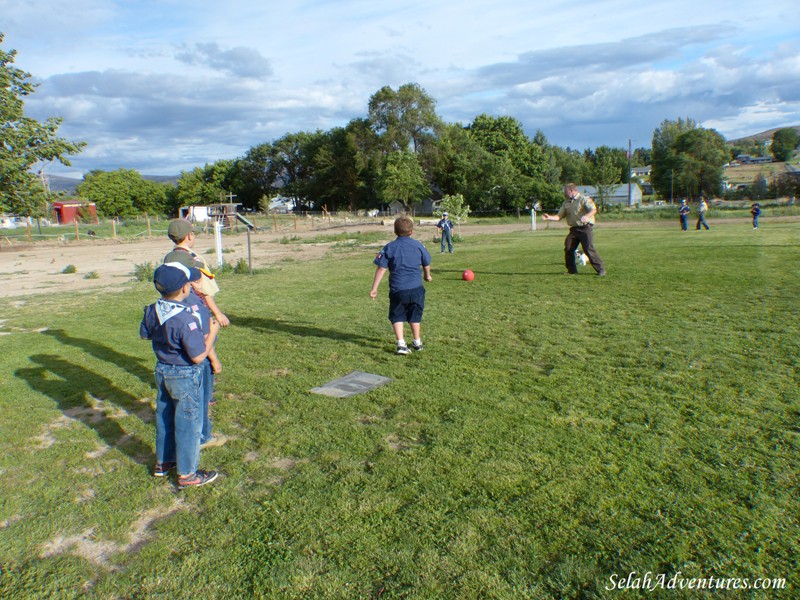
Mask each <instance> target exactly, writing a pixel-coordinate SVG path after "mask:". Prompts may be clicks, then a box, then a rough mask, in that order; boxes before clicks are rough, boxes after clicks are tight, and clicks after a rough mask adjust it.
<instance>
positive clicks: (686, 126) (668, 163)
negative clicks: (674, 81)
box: [650, 118, 697, 198]
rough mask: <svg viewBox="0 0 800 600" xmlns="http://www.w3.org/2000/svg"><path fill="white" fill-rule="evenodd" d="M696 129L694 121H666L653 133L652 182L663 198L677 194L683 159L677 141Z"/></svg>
mask: <svg viewBox="0 0 800 600" xmlns="http://www.w3.org/2000/svg"><path fill="white" fill-rule="evenodd" d="M695 128H697V124H696V123H695V122H694V121H693V120H692V119H688V118H687V119H685V120H684V119H680V118H678V120H677V121H670V120H669V119H665V120H664V121H662V122H661V126H660V127H659V128H658V129H656V130H655V131H654V132H653V154H652V156H651V159H652V165H651V166H652V170H651V171H650V182H651V183H652V184H653V189H655V191H656V192H657V193H658V194H659V195H660V196H661V197H662V198H672V195H673V193H677V188H676V187H675V177H676V175H677V174H678V173H679V170H680V166H681V159H680V156H679V155H678V152H677V150H676V148H675V141H676V140H677V138H678V136H680V135H681V134H682V133H684V132H686V131H690V130H692V129H695Z"/></svg>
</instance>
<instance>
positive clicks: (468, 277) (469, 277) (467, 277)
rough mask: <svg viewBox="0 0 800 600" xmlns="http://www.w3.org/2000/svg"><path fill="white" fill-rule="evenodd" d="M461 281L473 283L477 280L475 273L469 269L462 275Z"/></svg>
mask: <svg viewBox="0 0 800 600" xmlns="http://www.w3.org/2000/svg"><path fill="white" fill-rule="evenodd" d="M461 279H463V280H464V281H472V280H473V279H475V273H473V272H472V271H470V270H469V269H467V270H466V271H464V272H463V273H462V274H461Z"/></svg>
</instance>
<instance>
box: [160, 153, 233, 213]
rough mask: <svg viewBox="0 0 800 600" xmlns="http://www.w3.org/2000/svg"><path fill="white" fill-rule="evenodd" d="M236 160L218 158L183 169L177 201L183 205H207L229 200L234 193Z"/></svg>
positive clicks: (178, 186) (179, 205)
mask: <svg viewBox="0 0 800 600" xmlns="http://www.w3.org/2000/svg"><path fill="white" fill-rule="evenodd" d="M234 166H235V162H234V161H232V160H218V161H217V162H215V163H213V164H206V165H205V166H204V167H203V168H200V167H197V168H195V169H193V170H191V171H183V172H182V173H181V176H180V178H179V179H178V184H177V191H176V194H175V201H177V203H178V206H177V207H175V208H176V209H177V208H180V207H183V206H207V205H209V204H221V203H224V202H227V201H228V200H227V196H228V194H230V193H232V192H231V190H232V189H233V178H234V176H235V174H236V171H235V169H234Z"/></svg>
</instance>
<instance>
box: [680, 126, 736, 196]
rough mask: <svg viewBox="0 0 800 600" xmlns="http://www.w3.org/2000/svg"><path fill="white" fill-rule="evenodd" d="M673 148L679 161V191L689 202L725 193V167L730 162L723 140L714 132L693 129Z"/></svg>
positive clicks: (711, 130) (681, 135)
mask: <svg viewBox="0 0 800 600" xmlns="http://www.w3.org/2000/svg"><path fill="white" fill-rule="evenodd" d="M673 148H674V151H675V153H676V156H677V157H678V164H677V170H676V174H675V177H676V182H677V185H678V188H677V189H680V190H681V192H682V193H683V194H685V195H686V196H689V197H690V198H694V197H696V196H709V195H712V196H716V195H718V194H719V193H720V192H721V191H722V175H723V165H724V164H725V163H726V162H727V160H728V145H727V143H726V142H725V138H724V137H722V136H721V135H720V134H719V133H718V132H717V131H716V130H714V129H704V128H697V129H690V130H689V131H684V132H683V133H681V134H679V135H678V137H677V138H676V139H675V141H674V143H673Z"/></svg>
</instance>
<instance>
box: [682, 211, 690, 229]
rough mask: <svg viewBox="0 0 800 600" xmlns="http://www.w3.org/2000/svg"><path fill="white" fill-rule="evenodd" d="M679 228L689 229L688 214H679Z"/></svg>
mask: <svg viewBox="0 0 800 600" xmlns="http://www.w3.org/2000/svg"><path fill="white" fill-rule="evenodd" d="M681 229H683V230H684V231H686V230H688V229H689V217H688V215H681Z"/></svg>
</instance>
